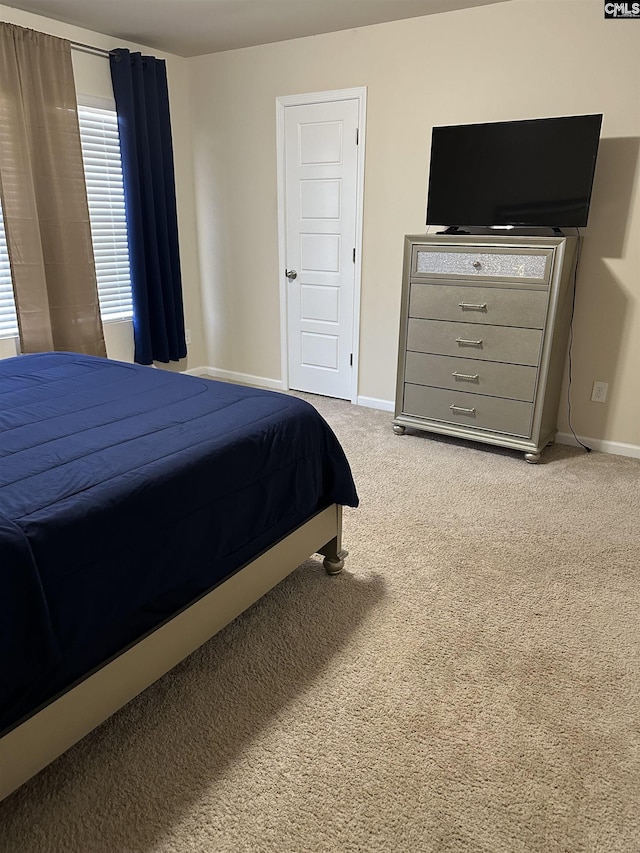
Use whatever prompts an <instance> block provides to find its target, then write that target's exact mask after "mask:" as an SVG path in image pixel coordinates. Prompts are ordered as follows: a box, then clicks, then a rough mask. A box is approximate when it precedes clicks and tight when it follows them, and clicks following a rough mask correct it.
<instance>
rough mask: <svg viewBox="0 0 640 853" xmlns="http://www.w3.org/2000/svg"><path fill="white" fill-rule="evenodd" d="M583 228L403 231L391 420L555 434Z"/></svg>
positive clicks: (480, 437)
mask: <svg viewBox="0 0 640 853" xmlns="http://www.w3.org/2000/svg"><path fill="white" fill-rule="evenodd" d="M577 245H578V238H575V237H559V236H558V237H556V236H553V237H537V236H536V237H517V236H507V237H494V236H491V235H486V236H485V235H482V236H478V235H469V236H467V235H416V236H407V237H405V256H404V273H403V287H402V306H401V323H400V345H399V353H398V379H397V389H396V406H395V416H394V429H395V431H396V432H397V433H398V434H402V433H403V432H404V431H405V430H406V428H407V427H411V428H413V429H419V430H426V431H430V432H436V433H442V434H447V435H454V436H458V437H460V438H465V439H473V440H476V441H482V442H486V443H490V444H497V445H501V446H503V447H511V448H513V449H516V450H522V451H523V452H524V454H525V459H526V460H527V461H528V462H537V461H538V460H539V459H540V453H541V451H542V449H543V448H544V447H545V445H546V444H548V443H549V442H551V441H553V438H554V436H555V432H556V421H557V413H558V403H559V395H560V388H561V385H562V375H563V369H564V364H565V358H566V352H567V341H568V334H569V322H570V312H571V300H572V295H573V279H574V272H575V259H576V250H577Z"/></svg>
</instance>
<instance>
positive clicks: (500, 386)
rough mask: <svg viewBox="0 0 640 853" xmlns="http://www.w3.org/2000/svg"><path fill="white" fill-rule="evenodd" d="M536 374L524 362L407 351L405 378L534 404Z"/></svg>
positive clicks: (415, 383) (534, 370) (532, 368)
mask: <svg viewBox="0 0 640 853" xmlns="http://www.w3.org/2000/svg"><path fill="white" fill-rule="evenodd" d="M537 374H538V371H537V368H535V367H527V366H525V365H523V364H503V363H502V362H499V361H480V360H479V359H475V358H453V357H452V356H446V355H429V354H428V353H423V352H408V353H407V357H406V362H405V372H404V379H405V382H411V383H413V384H414V385H430V386H433V387H435V388H448V389H449V390H451V391H464V392H466V393H468V394H485V395H487V396H489V397H508V398H509V399H511V400H524V401H525V402H528V403H531V402H532V401H533V395H534V392H535V388H536V376H537Z"/></svg>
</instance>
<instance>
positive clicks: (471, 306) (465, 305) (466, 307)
mask: <svg viewBox="0 0 640 853" xmlns="http://www.w3.org/2000/svg"><path fill="white" fill-rule="evenodd" d="M458 304H459V305H460V307H461V308H462V310H463V311H486V310H487V303H486V302H483V303H482V304H481V305H480V304H475V303H473V302H460V303H458Z"/></svg>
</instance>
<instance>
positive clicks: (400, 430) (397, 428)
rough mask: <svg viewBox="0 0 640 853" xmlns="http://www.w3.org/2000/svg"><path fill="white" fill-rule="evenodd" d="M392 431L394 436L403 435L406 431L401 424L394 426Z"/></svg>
mask: <svg viewBox="0 0 640 853" xmlns="http://www.w3.org/2000/svg"><path fill="white" fill-rule="evenodd" d="M393 431H394V432H395V434H396V435H404V434H405V432H406V431H407V430H406V428H405V427H403V426H402V424H394V425H393Z"/></svg>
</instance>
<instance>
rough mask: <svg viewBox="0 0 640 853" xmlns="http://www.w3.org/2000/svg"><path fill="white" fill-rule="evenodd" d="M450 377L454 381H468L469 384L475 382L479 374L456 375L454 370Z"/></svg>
mask: <svg viewBox="0 0 640 853" xmlns="http://www.w3.org/2000/svg"><path fill="white" fill-rule="evenodd" d="M451 375H452V376H455V377H456V379H468V380H469V381H470V382H475V381H476V379H478V378H479V377H480V374H479V373H458V371H457V370H454V371H453V373H452V374H451Z"/></svg>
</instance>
